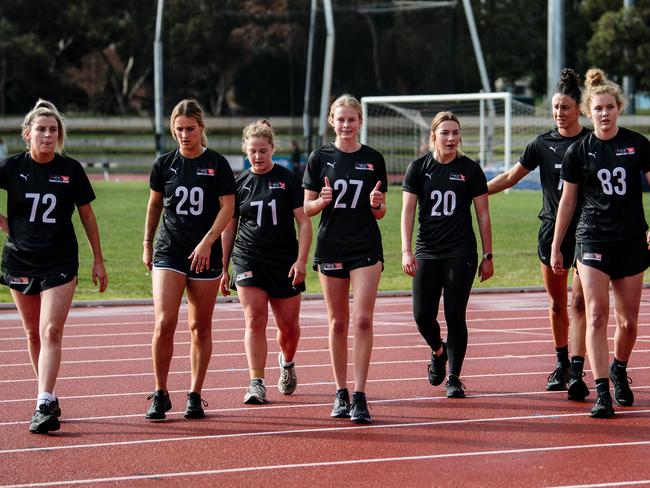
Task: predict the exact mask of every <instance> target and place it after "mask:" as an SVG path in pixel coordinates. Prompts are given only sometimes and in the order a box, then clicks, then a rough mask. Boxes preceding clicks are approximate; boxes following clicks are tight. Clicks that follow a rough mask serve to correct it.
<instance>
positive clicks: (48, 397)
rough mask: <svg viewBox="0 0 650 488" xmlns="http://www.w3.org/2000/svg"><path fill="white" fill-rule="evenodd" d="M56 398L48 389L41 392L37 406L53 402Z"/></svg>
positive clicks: (37, 399)
mask: <svg viewBox="0 0 650 488" xmlns="http://www.w3.org/2000/svg"><path fill="white" fill-rule="evenodd" d="M54 400H56V396H54V395H53V394H52V393H48V392H47V391H44V392H42V393H39V394H38V398H36V408H38V407H40V406H41V405H43V404H44V403H52V402H53V401H54Z"/></svg>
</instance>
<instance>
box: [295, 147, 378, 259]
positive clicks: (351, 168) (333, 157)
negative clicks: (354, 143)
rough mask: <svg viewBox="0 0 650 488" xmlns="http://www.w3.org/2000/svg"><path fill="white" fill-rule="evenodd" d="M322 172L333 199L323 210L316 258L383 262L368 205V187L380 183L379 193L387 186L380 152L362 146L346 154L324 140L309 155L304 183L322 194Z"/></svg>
mask: <svg viewBox="0 0 650 488" xmlns="http://www.w3.org/2000/svg"><path fill="white" fill-rule="evenodd" d="M325 177H327V178H328V179H329V182H330V186H331V187H332V196H333V198H332V202H331V203H330V204H329V205H328V206H327V207H325V208H324V209H323V211H322V214H321V220H320V224H319V228H318V238H317V240H316V251H315V254H314V260H315V261H316V262H319V261H322V260H327V261H353V260H356V259H362V258H376V259H381V260H382V261H383V250H382V245H381V233H380V232H379V225H377V219H376V218H375V216H374V215H373V213H372V209H371V208H370V192H372V190H373V188H374V187H375V185H376V184H377V182H381V186H380V187H379V189H380V191H381V192H383V193H385V192H386V191H387V190H388V182H387V178H386V163H385V162H384V157H383V156H382V155H381V153H379V152H378V151H375V150H374V149H372V148H371V147H368V146H365V145H362V146H361V149H359V150H358V151H355V152H352V153H346V152H343V151H341V150H339V149H338V148H337V147H336V146H335V145H334V144H326V145H325V146H323V147H321V148H320V149H317V150H316V151H314V152H313V153H312V154H311V155H310V156H309V161H308V162H307V168H306V170H305V175H304V177H303V183H302V186H303V188H306V189H307V190H311V191H314V192H316V193H320V191H321V189H322V188H323V186H325Z"/></svg>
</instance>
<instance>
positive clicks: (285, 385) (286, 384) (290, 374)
mask: <svg viewBox="0 0 650 488" xmlns="http://www.w3.org/2000/svg"><path fill="white" fill-rule="evenodd" d="M278 363H279V364H280V379H278V390H280V393H284V394H285V395H291V394H292V393H293V392H294V391H296V386H298V377H297V376H296V368H295V365H294V364H292V365H291V366H284V361H283V360H282V351H280V352H279V353H278Z"/></svg>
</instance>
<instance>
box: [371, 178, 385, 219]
mask: <svg viewBox="0 0 650 488" xmlns="http://www.w3.org/2000/svg"><path fill="white" fill-rule="evenodd" d="M380 187H381V181H378V182H377V184H376V185H375V187H374V188H373V189H372V191H371V192H370V208H371V209H372V214H373V215H374V216H375V219H377V220H380V219H382V218H384V215H386V195H385V194H384V193H382V192H381V191H380V190H379V188H380Z"/></svg>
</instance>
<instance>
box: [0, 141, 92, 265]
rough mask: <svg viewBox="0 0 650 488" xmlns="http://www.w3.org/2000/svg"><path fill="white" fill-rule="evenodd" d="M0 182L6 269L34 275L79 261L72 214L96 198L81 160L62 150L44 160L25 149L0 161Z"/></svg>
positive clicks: (4, 263) (3, 263)
mask: <svg viewBox="0 0 650 488" xmlns="http://www.w3.org/2000/svg"><path fill="white" fill-rule="evenodd" d="M0 187H2V188H4V189H6V190H7V217H8V218H9V237H8V239H7V242H6V244H5V249H4V252H3V261H2V267H3V270H5V271H7V272H9V271H11V272H13V273H16V274H20V275H24V276H34V275H39V274H45V273H52V272H57V270H58V269H59V268H60V269H70V268H71V267H75V266H77V263H78V256H77V249H78V248H77V239H76V236H75V232H74V226H73V224H72V214H73V212H74V209H75V206H77V207H80V206H82V205H86V204H88V203H90V202H92V201H93V200H94V199H95V193H94V192H93V189H92V186H91V185H90V182H89V181H88V177H87V176H86V173H85V172H84V170H83V168H82V167H81V164H79V162H78V161H75V160H74V159H72V158H69V157H66V156H61V155H59V154H55V156H54V159H53V160H52V161H50V162H48V163H42V164H41V163H37V162H36V161H34V160H33V159H32V158H31V156H30V155H29V153H28V152H24V153H21V154H17V155H15V156H12V157H10V158H8V159H6V160H5V161H4V162H3V163H2V166H0Z"/></svg>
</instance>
